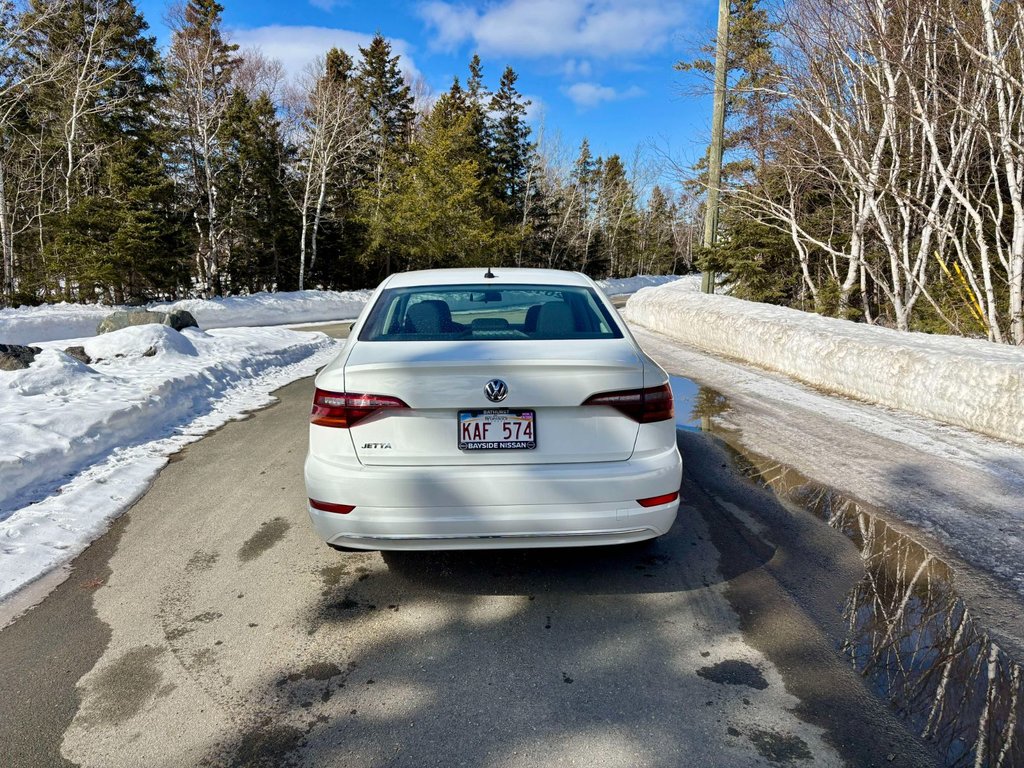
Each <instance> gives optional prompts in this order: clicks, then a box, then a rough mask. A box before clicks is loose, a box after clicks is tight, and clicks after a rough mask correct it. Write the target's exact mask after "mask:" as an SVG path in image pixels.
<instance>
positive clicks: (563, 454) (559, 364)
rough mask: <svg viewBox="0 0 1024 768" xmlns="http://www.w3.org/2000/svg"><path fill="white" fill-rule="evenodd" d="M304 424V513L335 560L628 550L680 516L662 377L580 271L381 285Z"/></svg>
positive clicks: (455, 274) (326, 374) (324, 377)
mask: <svg viewBox="0 0 1024 768" xmlns="http://www.w3.org/2000/svg"><path fill="white" fill-rule="evenodd" d="M310 422H311V423H310V427H309V453H308V456H307V458H306V465H305V479H306V489H307V495H308V498H309V506H308V509H309V514H310V517H311V519H312V521H313V526H314V527H315V528H316V530H317V532H318V533H319V534H320V536H321V537H322V538H323V539H324V540H325V541H327V543H328V544H330V545H332V546H334V547H336V548H339V549H353V548H354V549H477V548H490V547H553V546H586V545H595V544H618V543H626V542H633V541H641V540H644V539H650V538H654V537H656V536H660V535H661V534H663V533H665V532H666V531H667V530H668V529H669V527H670V526H671V525H672V522H673V521H674V520H675V516H676V511H677V509H678V506H679V485H680V480H681V475H682V461H681V458H680V456H679V451H678V449H677V448H676V441H675V420H674V414H673V403H672V390H671V389H670V388H669V384H668V376H667V375H666V373H665V372H664V371H663V370H662V369H661V368H660V367H659V366H658V365H657V364H656V363H655V362H654V361H653V360H651V359H650V358H649V357H648V356H647V355H646V354H644V352H643V350H641V349H640V347H639V345H638V344H637V343H636V341H635V340H634V339H633V337H632V336H631V335H630V333H629V331H628V329H627V328H626V327H625V324H624V323H623V322H622V320H621V319H620V318H619V315H618V313H617V312H616V311H615V309H614V307H613V306H612V304H611V302H610V301H609V300H608V299H607V298H606V297H605V296H604V294H603V293H602V292H601V290H600V289H599V288H598V286H597V285H596V284H595V283H594V282H593V281H592V280H591V279H590V278H588V277H586V276H585V275H582V274H577V273H570V272H559V271H555V270H532V269H495V270H494V271H491V270H486V272H485V270H483V269H457V270H431V271H423V272H407V273H402V274H395V275H392V276H390V277H388V278H387V279H386V280H385V281H384V282H383V283H382V284H381V285H380V286H379V287H378V288H377V290H376V291H375V292H374V294H373V295H372V296H371V298H370V301H369V302H368V303H367V306H366V308H365V309H364V311H363V313H362V315H361V316H360V318H359V319H358V320H357V321H356V323H355V325H354V326H353V327H352V330H351V333H350V334H349V337H348V340H347V341H346V343H345V345H344V347H343V348H342V350H341V352H340V353H339V354H338V356H337V357H336V358H335V359H334V360H333V361H332V362H331V363H330V364H328V365H327V366H326V367H325V368H324V369H323V370H322V371H321V372H320V373H319V375H318V376H317V377H316V391H315V394H314V397H313V409H312V415H311V417H310Z"/></svg>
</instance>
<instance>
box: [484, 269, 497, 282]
mask: <svg viewBox="0 0 1024 768" xmlns="http://www.w3.org/2000/svg"><path fill="white" fill-rule="evenodd" d="M495 277H497V275H496V274H494V273H493V272H491V268H490V267H488V268H487V274H485V275H484V278H486V279H488V280H490V279H491V278H495Z"/></svg>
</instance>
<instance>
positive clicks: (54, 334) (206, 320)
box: [0, 291, 371, 344]
mask: <svg viewBox="0 0 1024 768" xmlns="http://www.w3.org/2000/svg"><path fill="white" fill-rule="evenodd" d="M370 293H371V292H370V291H293V292H290V293H254V294H252V295H251V296H232V297H230V298H222V299H185V300H183V301H175V302H173V303H167V302H164V303H155V304H150V305H149V306H147V307H146V309H150V310H153V311H158V312H169V311H171V310H172V309H185V310H188V311H189V312H191V313H192V316H193V317H195V319H196V321H197V322H198V323H199V326H200V327H201V328H235V327H240V326H256V325H286V324H292V323H310V322H318V321H331V320H354V319H355V318H356V317H358V316H359V313H360V312H361V311H362V309H363V306H364V305H365V304H366V301H367V299H369V298H370ZM116 309H124V307H108V306H104V305H102V304H46V305H43V306H40V307H19V308H17V309H0V344H36V343H38V342H43V341H56V340H58V339H78V338H84V337H86V336H94V335H95V334H96V326H97V325H99V323H100V321H101V320H102V319H103V318H104V317H106V316H107V315H109V314H110V313H111V312H113V311H114V310H116Z"/></svg>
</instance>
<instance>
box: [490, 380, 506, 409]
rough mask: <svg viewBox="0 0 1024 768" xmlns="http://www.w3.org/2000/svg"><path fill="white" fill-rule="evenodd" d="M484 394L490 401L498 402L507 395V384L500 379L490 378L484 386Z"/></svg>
mask: <svg viewBox="0 0 1024 768" xmlns="http://www.w3.org/2000/svg"><path fill="white" fill-rule="evenodd" d="M484 394H485V395H487V399H488V400H490V401H491V402H492V403H500V402H501V401H502V400H504V399H505V398H506V397H508V384H506V383H505V382H504V381H502V380H501V379H491V380H490V381H488V382H487V386H485V387H484Z"/></svg>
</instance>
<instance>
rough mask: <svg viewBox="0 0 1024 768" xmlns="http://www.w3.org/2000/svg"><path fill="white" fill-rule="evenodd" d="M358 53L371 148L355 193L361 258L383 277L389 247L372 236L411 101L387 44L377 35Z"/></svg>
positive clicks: (399, 160) (408, 133)
mask: <svg viewBox="0 0 1024 768" xmlns="http://www.w3.org/2000/svg"><path fill="white" fill-rule="evenodd" d="M359 53H360V55H361V59H360V61H359V63H358V65H357V66H356V73H355V77H354V83H355V87H356V93H357V94H358V97H359V100H360V103H361V104H362V108H363V110H364V111H365V114H366V120H367V124H368V126H369V137H368V139H369V140H368V146H369V147H370V148H371V150H370V152H369V153H368V157H367V160H366V163H365V168H364V181H363V184H362V186H361V189H360V194H359V199H360V203H359V207H360V209H361V212H362V214H361V218H362V222H363V224H364V226H365V227H366V228H367V230H368V232H369V233H370V240H369V243H368V248H367V251H366V252H365V254H364V260H369V261H372V262H376V261H380V262H381V263H380V266H381V267H382V268H383V271H384V273H385V274H390V273H391V270H392V251H393V249H392V247H391V244H390V243H388V242H387V241H386V240H384V239H381V238H380V237H379V236H377V235H378V234H379V233H380V232H382V231H384V229H385V227H386V223H385V222H383V221H382V220H381V213H382V210H383V208H382V206H383V202H384V198H385V196H386V195H389V194H391V193H392V192H393V191H394V190H395V187H396V185H397V184H398V183H399V178H400V177H401V175H402V171H403V169H404V167H405V165H406V163H407V162H408V159H409V158H408V152H407V148H408V146H409V142H410V141H411V139H412V128H413V118H414V116H415V115H414V111H413V98H412V93H411V90H410V88H409V86H408V85H407V84H406V82H405V79H404V77H403V76H402V73H401V70H400V69H399V67H398V61H399V56H397V55H395V56H392V55H391V44H390V43H388V41H387V40H386V39H384V37H383V36H382V35H381V34H380V33H378V34H377V35H375V36H374V38H373V40H372V41H371V42H370V45H369V46H368V47H366V48H360V49H359Z"/></svg>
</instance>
